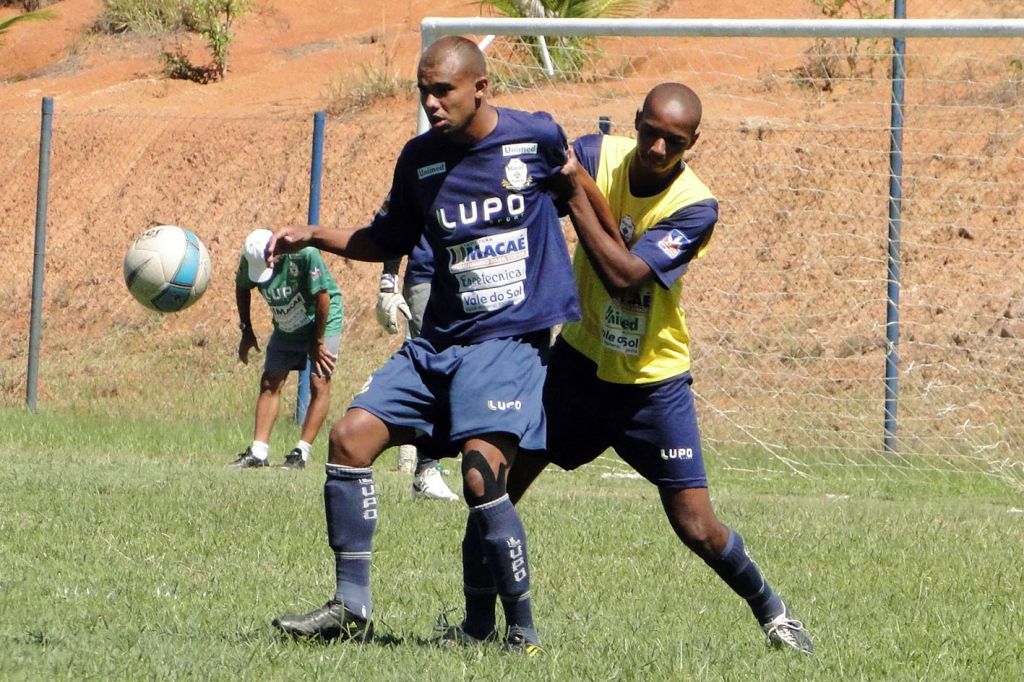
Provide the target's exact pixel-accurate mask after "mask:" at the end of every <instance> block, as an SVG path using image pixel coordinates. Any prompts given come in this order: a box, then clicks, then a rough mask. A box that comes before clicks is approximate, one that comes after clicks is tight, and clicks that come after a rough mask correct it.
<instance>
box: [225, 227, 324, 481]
mask: <svg viewBox="0 0 1024 682" xmlns="http://www.w3.org/2000/svg"><path fill="white" fill-rule="evenodd" d="M271 234H272V233H271V231H270V230H265V229H259V230H254V231H253V232H251V233H250V234H249V235H248V236H247V237H246V238H245V246H244V247H243V249H242V256H241V258H240V259H239V263H238V271H237V273H236V275H235V304H236V306H237V307H238V320H239V322H238V327H239V329H241V331H242V338H241V341H239V343H238V359H239V360H241V362H242V363H243V364H249V351H251V350H254V349H255V350H256V351H257V352H259V350H260V344H259V341H257V339H256V333H255V331H254V330H253V328H252V319H251V317H250V306H251V303H252V290H253V289H257V290H258V291H259V292H260V294H261V295H262V296H263V298H264V299H265V300H266V301H267V304H268V305H269V306H270V312H271V313H272V315H273V325H274V331H273V333H272V334H271V335H270V340H269V341H268V342H267V352H266V357H265V358H264V361H263V374H262V376H261V377H260V393H259V397H258V398H257V399H256V424H255V428H254V429H253V440H252V445H250V446H249V447H247V448H246V449H245V451H244V452H242V453H240V454H239V455H238V457H237V459H235V460H234V461H233V462H231V463H230V464H229V465H228V466H230V467H232V468H235V469H249V468H255V467H265V466H269V464H270V448H269V442H270V434H271V431H272V430H273V428H274V422H275V421H276V420H277V414H278V412H279V411H280V405H281V389H282V387H283V386H284V383H285V380H286V379H287V378H288V373H289V372H291V371H292V370H302V369H304V368H305V367H306V360H307V358H308V359H309V363H310V373H309V374H310V376H309V392H310V401H309V408H308V409H307V410H306V418H305V420H304V421H303V422H302V433H301V435H300V439H299V442H298V444H296V446H295V448H294V449H292V451H291V452H290V453H288V455H287V456H286V457H285V460H284V463H283V464H282V465H281V466H282V467H283V468H285V469H302V468H304V467H305V466H306V461H307V460H308V459H309V453H310V450H311V449H312V447H313V441H314V440H315V439H316V436H317V434H318V433H319V432H320V427H321V426H322V425H323V423H324V419H325V418H326V416H327V408H328V406H329V405H330V400H331V373H332V372H333V371H334V363H335V361H336V360H337V358H338V349H339V347H340V345H341V328H342V324H343V321H344V306H343V304H342V298H341V291H340V290H339V289H338V285H337V284H336V283H335V281H334V278H333V277H332V276H331V272H330V270H328V269H327V266H326V265H325V264H324V260H323V257H322V256H321V255H320V251H319V250H317V249H315V248H313V247H306V248H304V249H302V250H300V251H298V252H296V253H293V254H289V255H287V256H282V257H280V258H279V259H278V260H277V262H276V263H275V264H274V266H273V267H270V266H268V265H267V260H266V250H267V244H268V243H269V241H270V237H271Z"/></svg>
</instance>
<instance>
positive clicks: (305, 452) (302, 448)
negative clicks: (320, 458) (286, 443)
mask: <svg viewBox="0 0 1024 682" xmlns="http://www.w3.org/2000/svg"><path fill="white" fill-rule="evenodd" d="M295 447H297V448H298V449H299V452H301V453H302V461H303V462H307V461H309V451H310V450H312V449H313V444H312V443H307V442H306V441H304V440H300V441H299V444H298V445H296V446H295Z"/></svg>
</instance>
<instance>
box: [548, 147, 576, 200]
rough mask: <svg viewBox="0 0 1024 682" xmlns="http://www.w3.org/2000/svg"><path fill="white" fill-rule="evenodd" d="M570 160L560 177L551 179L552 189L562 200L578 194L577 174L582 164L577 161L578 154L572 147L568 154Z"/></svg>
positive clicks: (563, 166) (563, 165) (561, 171)
mask: <svg viewBox="0 0 1024 682" xmlns="http://www.w3.org/2000/svg"><path fill="white" fill-rule="evenodd" d="M566 153H567V155H568V159H567V160H566V162H565V163H563V164H562V168H561V170H560V171H559V173H558V175H556V176H555V177H553V178H552V179H551V187H552V189H553V190H554V192H555V194H556V195H557V196H558V197H559V198H560V199H568V198H569V197H571V196H572V195H573V193H575V192H576V189H577V188H578V186H579V180H578V179H577V173H579V170H580V163H579V161H577V160H576V154H575V153H574V152H573V150H572V147H569V149H568V151H567V152H566Z"/></svg>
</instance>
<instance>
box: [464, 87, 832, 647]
mask: <svg viewBox="0 0 1024 682" xmlns="http://www.w3.org/2000/svg"><path fill="white" fill-rule="evenodd" d="M701 116H702V106H701V101H700V99H699V97H698V96H697V94H696V93H694V92H693V90H691V89H690V88H688V87H687V86H685V85H682V84H680V83H662V84H660V85H658V86H656V87H655V88H654V89H652V90H651V91H650V93H648V95H647V97H646V98H645V100H644V103H643V107H642V108H641V109H640V110H639V111H638V112H637V114H636V119H635V127H636V133H637V135H636V139H635V140H632V139H629V138H625V137H616V136H601V135H587V136H584V137H581V138H580V139H578V140H576V142H575V143H574V144H573V156H574V159H573V160H572V161H571V162H569V163H567V164H566V165H565V166H564V171H565V172H566V175H567V176H568V177H571V178H573V179H574V181H575V183H576V186H577V187H579V188H580V189H581V190H582V191H577V192H574V193H571V198H570V200H569V215H570V216H571V218H572V220H573V224H574V226H575V228H576V231H577V233H578V235H579V237H580V245H581V247H582V248H578V249H577V250H576V254H575V256H574V258H573V269H574V272H575V276H576V282H577V284H578V286H579V296H580V305H581V308H582V313H583V316H582V320H581V321H579V322H572V323H569V324H566V325H565V326H564V327H563V329H562V332H561V334H560V336H559V338H558V340H557V341H556V343H555V347H554V349H553V350H552V355H551V362H550V364H549V367H548V377H547V383H546V384H545V388H544V405H545V409H546V410H547V421H548V437H547V448H546V450H545V451H543V452H539V453H531V452H522V453H520V456H519V457H518V458H517V461H516V463H515V465H514V466H513V467H512V471H511V473H510V475H509V481H508V492H509V495H510V497H511V499H512V501H513V502H518V501H519V499H520V497H521V496H522V495H523V493H524V492H525V491H526V489H527V487H528V486H529V485H530V483H531V482H532V481H533V480H535V478H536V477H537V476H538V475H539V474H540V473H541V471H542V470H543V469H544V467H545V466H546V465H547V464H548V463H549V462H554V463H555V464H557V465H558V466H560V467H562V468H564V469H575V468H577V467H579V466H582V465H584V464H586V463H588V462H591V461H593V460H594V459H595V458H597V457H598V455H600V454H601V453H603V452H604V451H605V450H606V449H608V448H614V450H615V452H616V453H617V454H618V455H619V456H620V457H621V458H622V459H623V460H625V461H626V462H627V463H628V464H629V465H630V466H632V467H633V468H634V469H635V470H636V471H637V472H638V473H640V474H641V475H642V476H643V477H644V478H646V479H647V480H648V481H650V482H651V483H653V484H654V485H656V486H657V487H658V492H659V494H660V497H661V502H662V506H663V508H664V511H665V513H666V515H667V516H668V520H669V523H670V524H671V526H672V528H673V530H674V531H675V533H676V535H677V536H678V537H679V539H680V540H681V541H682V542H683V544H685V545H686V546H687V547H688V548H689V549H690V550H692V551H693V552H694V553H696V554H697V555H698V556H699V557H700V558H701V559H703V560H704V562H705V563H707V564H708V566H710V567H711V568H712V569H713V570H714V571H715V572H716V573H717V574H718V575H719V576H720V577H721V578H722V580H723V581H724V582H725V583H726V584H727V585H728V586H729V587H730V588H732V590H733V591H734V592H736V593H737V594H738V595H739V596H740V597H742V598H743V599H744V600H746V602H747V604H748V605H749V606H750V609H751V610H752V611H753V614H754V616H755V617H756V619H757V621H758V623H759V624H760V626H761V628H762V630H763V632H764V633H765V635H766V637H767V641H768V642H769V643H770V644H771V645H773V646H777V647H789V648H792V649H795V650H797V651H801V652H804V653H808V654H810V653H811V652H812V649H813V647H812V643H811V639H810V637H809V635H808V634H807V631H806V629H805V628H804V626H803V624H802V623H800V622H799V621H797V620H794V619H793V618H792V617H791V615H790V613H789V610H788V609H787V608H786V606H785V604H783V602H782V600H781V599H780V598H779V596H778V595H777V594H776V593H775V592H774V591H773V590H772V588H771V587H770V586H769V584H768V582H767V581H766V580H765V579H764V577H763V576H762V575H761V572H760V570H759V569H758V567H757V565H756V564H755V563H754V562H753V560H752V559H751V558H750V556H749V555H748V554H747V551H746V548H745V547H744V543H743V539H742V538H741V537H740V535H739V534H738V533H736V532H735V531H734V530H732V529H730V528H729V527H728V526H726V525H725V524H723V523H722V522H721V521H719V520H718V518H717V517H716V515H715V512H714V510H713V508H712V505H711V497H710V495H709V493H708V479H707V474H706V472H705V468H704V460H703V456H702V453H701V443H700V433H699V430H698V426H697V414H696V410H695V407H694V402H693V393H692V391H691V387H690V385H691V382H692V377H691V375H690V351H689V333H688V331H687V328H686V322H685V318H684V315H683V310H682V308H681V307H680V297H681V295H682V293H683V275H684V273H685V272H686V270H687V269H688V268H689V266H690V265H691V264H692V262H693V261H694V260H696V259H697V258H699V257H700V256H701V255H702V254H703V253H704V252H705V251H706V250H707V248H708V246H709V244H710V240H711V234H712V231H713V229H714V226H715V223H716V222H717V221H718V202H717V200H716V199H715V197H714V196H713V195H712V193H711V191H710V190H709V189H708V188H707V186H705V185H704V183H703V182H701V181H700V179H699V178H698V177H697V175H696V174H695V173H694V172H693V170H692V169H691V168H690V167H689V166H688V165H687V164H685V163H684V162H683V154H684V152H686V151H687V150H689V149H690V148H691V147H693V145H694V143H696V142H697V139H698V137H699V136H700V133H699V132H698V125H699V124H700V121H701ZM573 171H575V172H573ZM482 568H483V567H482V566H477V567H476V569H475V572H474V570H473V568H472V567H470V569H469V570H468V571H467V573H468V574H469V575H471V576H476V582H475V583H474V584H475V585H476V588H477V589H476V591H477V592H478V593H481V594H483V593H484V591H485V588H486V587H487V583H486V580H487V575H486V573H484V572H483V570H482ZM488 609H489V610H491V611H493V610H494V606H493V604H490V605H488V604H486V603H485V602H484V601H483V600H476V601H474V600H469V599H467V613H466V621H465V622H467V623H472V622H474V621H475V620H477V619H478V618H479V616H478V615H477V613H476V612H477V611H482V612H483V613H484V614H485V617H486V613H487V611H488Z"/></svg>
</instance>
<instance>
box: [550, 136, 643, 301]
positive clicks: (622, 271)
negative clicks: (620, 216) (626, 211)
mask: <svg viewBox="0 0 1024 682" xmlns="http://www.w3.org/2000/svg"><path fill="white" fill-rule="evenodd" d="M562 172H563V174H564V175H566V177H567V179H568V181H569V184H570V186H571V192H570V194H569V200H568V205H569V219H570V220H572V224H573V227H574V228H576V234H577V235H579V238H580V244H581V245H582V246H583V248H584V249H585V250H586V252H587V255H588V256H590V261H591V263H593V265H594V269H595V270H596V271H597V274H598V276H599V277H600V278H601V282H602V283H603V284H604V286H605V288H606V289H608V291H609V293H613V294H615V293H624V292H626V291H629V290H630V289H633V288H635V287H638V286H640V285H642V284H646V283H647V282H650V281H651V280H652V279H653V278H654V275H653V273H652V272H651V268H650V266H648V265H647V263H645V262H644V260H643V259H641V258H639V257H638V256H634V255H633V254H632V253H630V252H629V250H628V248H627V247H626V244H625V242H624V241H623V240H622V236H621V235H620V234H619V230H618V225H617V224H616V223H615V216H614V214H613V213H612V210H611V208H610V207H609V206H608V202H607V200H606V199H605V198H604V195H602V194H601V190H600V189H598V187H597V184H596V183H595V182H594V179H593V178H591V177H590V175H589V174H588V173H587V171H586V169H584V168H582V167H581V166H580V165H579V163H577V161H576V157H575V155H574V154H573V153H572V150H571V149H570V150H569V162H568V163H566V164H565V166H564V167H563V168H562Z"/></svg>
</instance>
